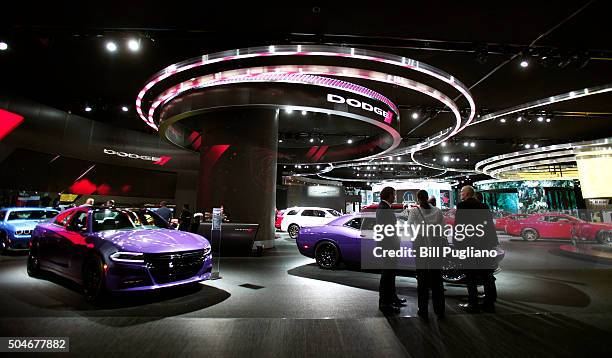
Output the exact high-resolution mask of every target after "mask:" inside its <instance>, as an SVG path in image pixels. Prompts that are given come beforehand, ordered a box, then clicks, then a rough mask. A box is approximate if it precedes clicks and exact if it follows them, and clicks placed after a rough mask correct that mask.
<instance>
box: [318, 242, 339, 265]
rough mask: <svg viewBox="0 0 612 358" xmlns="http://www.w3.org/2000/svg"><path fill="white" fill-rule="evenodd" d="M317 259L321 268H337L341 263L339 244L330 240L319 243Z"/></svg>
mask: <svg viewBox="0 0 612 358" xmlns="http://www.w3.org/2000/svg"><path fill="white" fill-rule="evenodd" d="M315 259H316V260H317V265H319V267H320V268H322V269H326V270H330V269H333V268H336V267H337V266H338V264H339V263H340V251H339V250H338V246H336V245H335V244H334V243H332V242H329V241H324V242H322V243H320V244H318V245H317V247H316V249H315Z"/></svg>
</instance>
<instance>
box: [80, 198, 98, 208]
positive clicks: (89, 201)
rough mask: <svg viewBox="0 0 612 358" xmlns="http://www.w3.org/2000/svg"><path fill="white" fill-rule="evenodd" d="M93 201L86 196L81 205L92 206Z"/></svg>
mask: <svg viewBox="0 0 612 358" xmlns="http://www.w3.org/2000/svg"><path fill="white" fill-rule="evenodd" d="M94 203H95V201H94V198H87V200H85V204H83V205H81V206H93V205H94Z"/></svg>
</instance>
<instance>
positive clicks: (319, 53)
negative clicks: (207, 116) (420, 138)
mask: <svg viewBox="0 0 612 358" xmlns="http://www.w3.org/2000/svg"><path fill="white" fill-rule="evenodd" d="M301 47H302V45H297V51H264V52H259V53H247V54H244V55H239V52H240V51H239V50H236V53H237V55H236V56H226V57H223V58H220V59H212V60H209V59H208V58H209V57H210V56H214V55H215V54H211V55H204V56H202V61H201V62H198V63H194V64H191V65H187V66H183V67H180V68H177V66H176V65H171V66H169V67H168V68H166V71H165V73H164V74H162V75H160V76H158V77H156V78H154V79H153V80H151V81H150V82H149V83H148V84H147V85H146V86H145V88H143V90H141V91H140V92H139V93H138V96H137V98H138V99H142V98H144V96H145V94H146V92H147V91H148V89H150V88H151V87H152V86H153V85H155V83H157V82H159V81H162V80H163V79H165V78H167V77H169V76H170V75H171V74H174V73H179V72H182V71H186V70H188V69H191V68H194V67H198V66H205V65H208V64H212V63H216V62H221V61H229V60H236V59H246V58H251V57H258V56H289V55H293V56H295V55H299V56H340V57H352V58H356V59H363V60H368V61H375V62H384V63H387V64H391V65H394V66H399V67H402V68H406V69H410V70H414V71H417V72H421V73H424V74H427V75H429V76H432V77H434V78H437V79H439V80H441V81H443V82H446V83H448V84H449V85H451V86H452V87H454V88H455V89H456V90H457V91H459V92H460V93H461V94H462V95H463V96H464V97H465V98H466V99H467V100H468V102H469V105H470V115H469V117H468V120H467V121H466V122H465V123H464V124H463V125H459V126H455V128H454V130H453V131H452V133H451V134H449V135H448V136H447V137H446V138H443V139H442V140H445V139H448V138H449V137H451V136H452V135H454V134H456V133H457V132H459V131H460V130H462V129H463V128H465V127H466V126H467V125H469V123H471V122H472V120H473V119H474V116H475V113H476V105H475V103H474V100H473V98H472V96H471V94H470V93H469V91H468V90H467V88H465V86H463V84H461V82H459V81H456V80H455V79H454V77H453V76H449V78H447V77H445V76H443V75H441V74H438V73H436V72H434V71H432V70H429V69H428V68H427V67H423V66H420V65H419V62H418V61H415V60H411V59H407V60H408V64H406V62H399V61H393V60H387V59H383V58H380V57H375V56H368V55H355V54H354V53H353V52H351V54H350V55H349V54H346V53H338V52H331V51H329V52H325V51H301V50H300V49H301ZM274 48H275V46H270V47H269V49H274ZM246 52H250V51H249V50H248V49H247V51H246ZM402 59H403V60H406V59H405V58H402ZM411 63H414V64H415V65H411ZM169 68H172V71H171V73H170V74H169V73H168V71H167V70H168V69H169ZM137 112H138V114H139V116H140V117H141V118H142V119H143V120H144V121H145V122H146V123H147V124H148V125H149V126H151V127H153V128H155V129H157V126H156V125H155V124H154V123H153V121H151V120H148V119H147V118H146V117H145V116H144V113H143V112H142V110H141V109H140V108H138V107H137ZM427 147H429V146H427Z"/></svg>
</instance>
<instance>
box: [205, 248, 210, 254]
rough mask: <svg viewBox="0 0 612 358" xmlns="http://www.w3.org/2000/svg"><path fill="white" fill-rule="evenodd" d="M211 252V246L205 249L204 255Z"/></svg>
mask: <svg viewBox="0 0 612 358" xmlns="http://www.w3.org/2000/svg"><path fill="white" fill-rule="evenodd" d="M208 254H210V246H209V247H207V248H205V249H204V256H208Z"/></svg>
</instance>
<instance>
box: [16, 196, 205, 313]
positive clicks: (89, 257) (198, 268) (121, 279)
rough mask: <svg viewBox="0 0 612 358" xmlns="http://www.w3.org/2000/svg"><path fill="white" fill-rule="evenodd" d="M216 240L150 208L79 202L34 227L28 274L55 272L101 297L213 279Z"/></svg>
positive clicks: (91, 295)
mask: <svg viewBox="0 0 612 358" xmlns="http://www.w3.org/2000/svg"><path fill="white" fill-rule="evenodd" d="M210 250H211V248H210V243H209V242H208V240H206V239H205V238H203V237H202V236H200V235H196V234H192V233H187V232H183V231H176V230H171V229H169V226H168V224H167V223H166V222H165V221H164V220H163V219H161V218H160V217H159V216H158V215H157V214H155V213H154V212H152V211H149V210H140V211H136V210H123V209H114V208H112V209H108V208H92V207H77V208H73V209H69V210H66V211H64V212H62V213H60V214H59V215H58V216H57V217H56V218H55V219H54V220H53V221H52V222H48V223H41V224H39V225H38V226H36V228H35V229H34V232H33V234H32V239H31V242H30V253H29V256H28V264H27V268H28V274H29V275H30V276H38V275H39V274H40V273H41V271H51V272H53V273H55V274H58V275H60V276H63V277H66V278H69V279H71V280H73V281H75V282H77V283H80V284H81V285H82V286H83V291H84V294H85V297H86V298H87V299H88V300H91V301H95V300H97V299H98V298H100V297H102V296H103V295H104V293H107V292H110V291H112V292H118V291H140V290H151V289H157V288H162V287H169V286H177V285H184V284H189V283H195V282H199V281H202V280H206V279H208V278H210V275H211V270H212V255H211V253H210Z"/></svg>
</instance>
